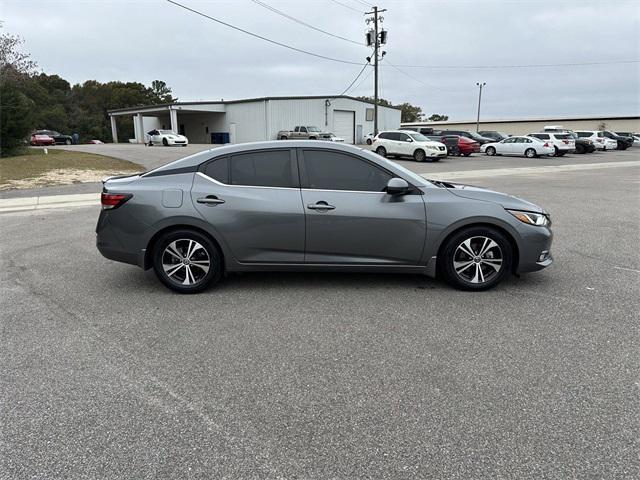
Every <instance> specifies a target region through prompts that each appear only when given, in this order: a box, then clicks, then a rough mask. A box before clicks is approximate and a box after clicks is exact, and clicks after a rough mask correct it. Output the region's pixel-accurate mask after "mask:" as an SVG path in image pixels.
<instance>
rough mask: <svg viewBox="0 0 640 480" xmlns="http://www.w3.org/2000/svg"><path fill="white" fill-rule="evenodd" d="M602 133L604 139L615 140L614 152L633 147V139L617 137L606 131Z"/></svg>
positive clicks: (615, 134)
mask: <svg viewBox="0 0 640 480" xmlns="http://www.w3.org/2000/svg"><path fill="white" fill-rule="evenodd" d="M602 133H603V134H604V136H605V137H607V138H611V139H613V140H616V141H617V142H618V147H617V148H616V150H626V149H627V148H629V147H630V146H631V145H633V138H629V137H622V136H620V135H618V134H617V133H613V132H610V131H608V130H603V132H602Z"/></svg>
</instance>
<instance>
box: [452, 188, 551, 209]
mask: <svg viewBox="0 0 640 480" xmlns="http://www.w3.org/2000/svg"><path fill="white" fill-rule="evenodd" d="M443 186H444V187H445V188H447V190H449V192H451V193H453V194H454V195H456V196H458V197H462V198H468V199H471V200H480V201H483V202H493V203H497V204H499V205H502V206H503V207H504V208H509V209H512V210H524V211H528V212H536V213H547V212H546V211H545V210H544V209H543V208H542V207H539V206H538V205H536V204H534V203H531V202H527V201H526V200H522V199H521V198H518V197H514V196H513V195H507V194H506V193H500V192H495V191H493V190H489V189H487V188H480V187H474V186H471V185H462V184H459V183H449V182H446V183H443Z"/></svg>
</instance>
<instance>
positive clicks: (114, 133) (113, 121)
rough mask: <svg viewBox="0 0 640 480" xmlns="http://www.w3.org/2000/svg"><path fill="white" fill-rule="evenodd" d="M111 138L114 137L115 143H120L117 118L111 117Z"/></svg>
mask: <svg viewBox="0 0 640 480" xmlns="http://www.w3.org/2000/svg"><path fill="white" fill-rule="evenodd" d="M109 119H110V120H111V136H112V137H113V143H118V127H117V126H116V117H114V116H113V115H111V116H110V117H109Z"/></svg>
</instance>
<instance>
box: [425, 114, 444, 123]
mask: <svg viewBox="0 0 640 480" xmlns="http://www.w3.org/2000/svg"><path fill="white" fill-rule="evenodd" d="M427 120H429V121H430V122H446V121H447V120H449V115H440V114H439V113H434V114H433V115H431V116H430V117H429V118H427Z"/></svg>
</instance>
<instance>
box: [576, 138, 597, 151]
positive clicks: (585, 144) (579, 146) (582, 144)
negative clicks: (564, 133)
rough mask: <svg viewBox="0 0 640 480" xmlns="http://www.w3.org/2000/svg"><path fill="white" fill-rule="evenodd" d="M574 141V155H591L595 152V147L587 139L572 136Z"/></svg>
mask: <svg viewBox="0 0 640 480" xmlns="http://www.w3.org/2000/svg"><path fill="white" fill-rule="evenodd" d="M573 138H575V139H576V153H592V152H595V151H596V146H595V145H594V144H593V142H592V141H591V140H589V139H588V138H580V137H578V136H577V135H575V134H574V136H573Z"/></svg>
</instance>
